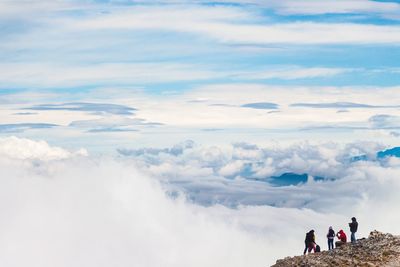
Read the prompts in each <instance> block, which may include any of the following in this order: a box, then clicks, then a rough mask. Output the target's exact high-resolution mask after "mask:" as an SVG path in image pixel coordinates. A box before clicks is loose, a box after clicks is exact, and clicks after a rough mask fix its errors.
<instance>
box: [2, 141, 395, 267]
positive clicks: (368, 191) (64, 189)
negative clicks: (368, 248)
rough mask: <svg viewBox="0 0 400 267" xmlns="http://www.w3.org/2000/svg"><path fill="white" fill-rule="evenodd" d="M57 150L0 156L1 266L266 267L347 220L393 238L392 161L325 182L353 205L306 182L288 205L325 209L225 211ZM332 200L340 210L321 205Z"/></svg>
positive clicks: (127, 165) (111, 162)
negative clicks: (310, 200) (308, 203)
mask: <svg viewBox="0 0 400 267" xmlns="http://www.w3.org/2000/svg"><path fill="white" fill-rule="evenodd" d="M19 141H21V140H19V139H18V138H12V139H8V140H2V142H0V151H4V149H5V147H7V151H10V150H11V151H12V149H11V148H12V147H13V146H15V149H21V148H18V146H19ZM25 141H26V142H28V141H29V142H32V144H35V145H38V146H39V147H41V146H43V147H46V148H47V149H49V150H52V149H55V150H54V151H59V152H60V151H61V150H59V149H58V148H52V147H51V146H49V145H48V144H46V143H44V142H35V141H32V140H28V141H27V140H23V142H25ZM60 149H61V148H60ZM62 151H64V152H65V153H67V155H68V157H65V156H59V157H50V158H49V157H48V154H47V153H42V154H40V155H36V156H35V157H34V158H33V159H32V158H31V157H24V158H19V157H14V156H12V154H10V153H8V154H7V153H0V170H1V174H2V175H1V177H0V209H1V211H2V212H1V215H0V216H1V219H0V251H2V252H1V254H2V256H1V257H0V265H1V266H41V267H43V266H45V267H46V266H85V267H86V266H268V265H269V264H272V263H273V262H274V261H275V260H276V259H277V258H280V257H284V256H287V255H295V254H300V253H301V252H302V249H303V238H304V236H303V235H304V233H305V232H306V231H307V230H309V229H310V228H313V229H315V230H316V233H317V242H318V243H320V244H321V245H322V247H323V248H324V243H325V239H324V234H325V231H326V230H327V227H328V226H330V225H332V226H334V228H335V229H338V228H343V229H345V230H347V228H345V227H346V223H347V220H348V219H349V218H350V217H349V216H352V215H355V216H357V217H358V218H359V221H360V233H359V235H360V236H361V235H365V234H367V233H368V231H369V230H373V229H374V228H377V229H379V230H383V231H392V232H394V233H396V227H397V225H398V224H399V223H400V216H398V215H396V212H394V211H395V209H396V205H397V203H398V201H399V200H400V199H399V198H400V197H399V196H398V190H399V189H400V181H399V179H398V177H400V172H399V167H398V166H399V165H400V164H399V163H398V162H397V161H395V160H392V162H390V163H387V165H386V166H382V165H378V164H366V163H364V164H362V163H360V165H359V168H354V173H353V174H349V177H345V178H343V179H338V181H337V182H336V181H331V183H332V184H330V186H331V188H335V187H338V188H345V187H349V188H350V189H354V190H356V188H355V187H356V186H358V187H360V185H361V184H363V185H364V186H363V187H362V188H361V189H362V190H363V194H362V196H361V197H359V196H358V195H357V197H354V196H353V195H352V194H351V190H349V191H346V194H343V195H342V196H340V197H337V195H332V196H331V195H330V193H329V190H326V187H324V186H322V185H324V183H321V184H318V183H317V186H315V184H314V186H313V187H312V189H313V190H314V191H315V192H313V191H307V192H304V191H299V192H300V193H299V196H298V197H297V198H298V199H302V198H303V197H305V196H306V197H308V196H309V195H310V194H313V193H315V194H316V198H320V197H321V195H325V197H326V198H325V199H316V200H315V201H316V202H320V206H321V207H323V206H324V205H326V206H325V209H314V210H313V209H304V208H286V207H271V206H266V205H261V206H250V205H247V206H240V205H239V206H238V207H237V208H235V209H231V208H227V207H225V206H222V205H219V204H215V205H211V206H202V205H198V204H195V203H190V202H188V201H187V200H186V198H185V197H184V196H180V195H178V196H174V197H173V198H172V197H170V196H169V195H168V194H167V193H166V192H165V190H164V188H163V187H162V186H161V185H160V183H159V180H158V179H156V178H154V177H151V176H146V175H144V174H143V173H142V172H141V171H140V170H138V169H137V168H136V167H133V166H134V164H132V161H131V160H126V159H121V158H119V159H114V158H107V157H91V156H88V155H82V153H74V152H69V151H67V150H64V149H62ZM60 155H64V154H63V153H61V152H60ZM41 157H43V158H41ZM360 181H361V182H360ZM361 189H360V188H357V191H359V190H361ZM332 190H333V189H332ZM318 191H322V192H323V193H324V194H322V193H321V192H318ZM294 192H296V191H288V192H287V193H288V194H289V193H294ZM248 194H249V195H250V194H251V192H249V193H248ZM280 197H281V198H284V196H280ZM331 198H334V199H331ZM334 202H337V203H343V205H334V206H332V207H330V204H332V203H334Z"/></svg>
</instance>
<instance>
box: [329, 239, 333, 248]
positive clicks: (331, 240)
mask: <svg viewBox="0 0 400 267" xmlns="http://www.w3.org/2000/svg"><path fill="white" fill-rule="evenodd" d="M331 249H333V239H328V250H331Z"/></svg>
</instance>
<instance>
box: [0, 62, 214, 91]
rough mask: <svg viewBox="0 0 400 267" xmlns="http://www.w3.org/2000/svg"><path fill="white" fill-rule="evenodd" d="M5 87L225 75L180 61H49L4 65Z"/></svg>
mask: <svg viewBox="0 0 400 267" xmlns="http://www.w3.org/2000/svg"><path fill="white" fill-rule="evenodd" d="M0 71H1V72H2V73H3V75H2V76H1V78H0V84H1V85H2V86H11V85H12V86H29V87H36V86H39V87H42V88H43V87H44V88H47V87H53V86H57V87H69V86H80V85H81V86H82V85H93V84H99V83H101V84H102V85H121V84H122V85H131V84H142V83H160V82H174V81H175V82H176V81H190V80H204V79H210V78H215V77H219V76H221V74H218V73H215V72H213V71H208V70H199V69H196V67H195V66H194V65H186V64H176V63H115V64H114V63H109V64H91V65H86V66H84V65H74V64H72V65H71V64H68V65H59V64H49V63H5V64H0Z"/></svg>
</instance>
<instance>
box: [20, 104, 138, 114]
mask: <svg viewBox="0 0 400 267" xmlns="http://www.w3.org/2000/svg"><path fill="white" fill-rule="evenodd" d="M24 109H27V110H68V111H85V112H89V113H95V114H117V115H132V114H134V112H135V111H136V109H135V108H132V107H128V106H123V105H117V104H107V103H79V102H77V103H63V104H41V105H36V106H32V107H27V108H24Z"/></svg>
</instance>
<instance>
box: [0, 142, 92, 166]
mask: <svg viewBox="0 0 400 267" xmlns="http://www.w3.org/2000/svg"><path fill="white" fill-rule="evenodd" d="M87 155H88V152H87V151H86V150H85V149H80V150H78V151H76V152H69V151H67V150H65V149H62V148H60V147H52V146H50V145H49V144H48V143H46V142H45V141H32V140H30V139H25V138H18V137H15V136H12V137H7V138H1V139H0V156H2V157H7V158H12V159H21V160H25V159H27V160H44V161H50V160H59V159H67V158H71V157H74V156H87Z"/></svg>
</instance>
